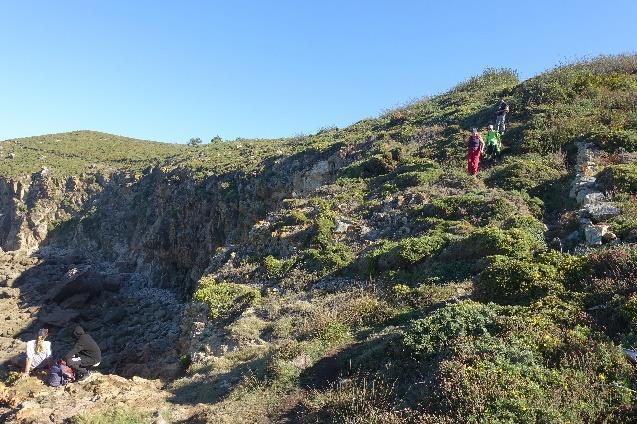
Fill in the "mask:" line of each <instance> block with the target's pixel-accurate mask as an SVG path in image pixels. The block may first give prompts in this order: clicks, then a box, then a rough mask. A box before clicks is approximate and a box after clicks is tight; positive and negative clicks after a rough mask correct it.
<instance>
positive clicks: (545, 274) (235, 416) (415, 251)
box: [0, 55, 637, 423]
mask: <svg viewBox="0 0 637 424" xmlns="http://www.w3.org/2000/svg"><path fill="white" fill-rule="evenodd" d="M500 97H504V98H506V99H507V101H508V102H509V104H510V105H511V112H510V114H509V115H508V130H507V133H506V135H505V138H504V144H505V151H504V156H503V158H502V159H501V160H499V161H484V162H483V164H482V165H483V166H482V170H481V172H480V174H479V176H478V178H474V177H471V176H468V175H467V174H466V170H465V164H464V155H465V148H464V140H465V138H466V137H467V135H468V129H469V128H471V127H473V126H478V127H480V128H484V127H485V126H486V125H487V124H489V123H491V122H492V121H493V119H494V112H495V109H496V105H497V99H498V98H500ZM578 142H589V143H592V146H594V147H595V148H596V149H597V150H598V154H597V156H596V157H595V160H596V161H597V163H596V164H595V169H597V170H598V171H596V173H595V175H587V177H596V178H597V180H598V184H599V185H600V187H602V188H603V190H604V195H605V196H606V198H607V199H608V200H609V201H612V202H614V204H617V205H620V208H621V213H620V214H619V215H618V216H612V217H609V218H608V219H604V220H603V221H604V222H601V223H598V224H607V225H608V226H609V228H610V230H611V231H612V232H613V233H614V234H615V235H616V236H618V238H617V239H615V240H616V241H615V240H613V241H612V243H611V242H610V241H609V242H608V243H606V244H604V245H602V246H599V247H587V246H586V245H585V243H584V234H582V230H581V221H582V219H583V218H584V219H587V218H586V216H584V215H583V213H582V212H581V210H580V209H581V206H578V204H577V203H576V202H575V201H574V200H573V199H572V198H571V197H569V190H570V188H571V184H572V181H573V180H574V179H575V178H576V176H577V175H578V174H581V173H582V172H583V171H582V170H581V169H579V165H578V162H577V157H576V156H577V148H576V143H578ZM336 143H339V144H341V145H342V146H343V147H344V148H347V151H348V153H347V160H346V165H345V166H343V167H342V168H340V169H339V170H338V172H337V175H336V177H335V179H334V181H333V182H332V183H330V184H326V185H324V186H322V187H321V188H320V189H319V190H318V191H317V192H316V193H314V194H312V195H311V196H309V197H294V198H289V199H285V200H284V201H283V202H282V205H281V208H280V209H278V210H275V211H272V212H271V213H269V214H268V215H267V216H266V217H265V218H264V219H263V220H262V221H260V222H257V223H256V224H255V226H254V227H253V228H252V230H251V232H250V239H249V240H248V241H246V242H245V243H243V244H241V245H236V246H231V247H229V248H227V249H219V252H218V255H217V256H215V257H214V258H211V265H210V267H209V268H208V270H207V272H206V275H204V276H203V278H202V279H201V281H200V282H199V285H198V289H197V291H196V292H195V293H194V297H193V300H194V304H193V305H194V306H193V310H194V311H195V312H196V311H197V310H199V309H197V308H200V307H202V308H203V310H204V311H205V313H206V314H207V316H208V318H207V324H206V325H207V328H208V332H203V335H202V333H197V334H198V335H197V336H196V337H195V338H194V339H193V340H194V341H193V343H194V345H193V349H192V351H191V352H189V355H186V356H184V358H183V361H184V364H185V365H187V366H188V371H187V375H186V376H185V377H184V378H182V379H180V380H177V381H175V382H173V383H172V384H171V385H170V386H169V387H168V389H169V390H171V391H173V392H174V393H175V396H176V397H178V398H179V399H180V400H181V401H184V399H185V400H186V401H187V402H190V403H192V404H200V403H202V404H206V405H210V410H208V411H207V412H205V413H202V419H208V420H210V421H212V422H222V421H224V420H234V421H237V422H242V421H243V422H252V421H256V420H259V419H264V418H263V417H267V418H265V419H270V420H272V421H282V420H285V419H289V420H301V421H305V422H339V423H340V422H346V423H357V422H391V423H398V422H436V423H448V422H529V423H531V422H544V423H546V422H551V423H553V422H555V423H563V422H573V423H576V422H631V421H635V420H637V409H636V408H635V404H636V403H635V401H637V396H636V392H635V390H637V380H636V376H635V369H634V367H633V365H631V363H630V362H629V361H628V360H627V359H626V357H625V356H624V353H623V351H622V347H628V346H632V345H635V344H637V252H636V251H635V248H634V245H633V242H634V241H636V240H637V202H636V201H635V195H636V194H637V56H634V55H632V56H631V55H627V56H616V57H602V58H598V59H595V60H591V61H585V62H581V63H576V64H571V65H566V66H562V67H558V68H556V69H553V70H550V71H547V72H545V73H543V74H541V75H538V76H537V77H534V78H531V79H529V80H526V81H519V80H518V78H517V76H516V74H515V72H513V71H511V70H506V69H503V70H487V71H485V72H484V73H483V74H482V75H481V76H478V77H475V78H472V79H470V80H468V81H466V82H464V83H462V84H459V85H458V86H456V87H455V88H453V89H451V90H450V91H448V92H446V93H443V94H440V95H437V96H434V97H431V98H427V99H422V100H419V101H417V102H414V103H413V104H409V105H406V106H404V107H401V108H398V109H396V110H392V111H389V112H387V113H385V114H383V115H382V116H380V117H377V118H374V119H366V120H363V121H360V122H358V123H356V124H354V125H352V126H350V127H348V128H345V129H337V128H330V129H326V130H324V131H320V132H319V133H317V134H315V135H310V136H306V137H298V138H294V139H284V140H268V141H240V142H232V143H222V144H215V145H206V146H203V147H198V148H190V147H185V146H176V145H165V144H158V143H151V142H141V141H130V140H127V139H122V138H118V137H114V136H108V135H104V134H99V133H89V132H81V133H72V134H66V135H53V136H45V137H35V138H30V139H22V140H15V141H10V142H3V143H2V153H1V154H0V157H2V159H1V161H0V174H2V175H19V174H23V173H25V172H32V171H36V170H38V169H39V168H40V167H41V166H42V165H43V164H45V165H46V166H48V167H50V168H52V170H53V172H54V173H56V174H57V175H60V176H65V175H70V174H72V173H77V172H87V170H90V169H91V166H97V167H98V168H104V169H106V168H113V169H119V168H121V169H132V170H139V169H143V168H144V167H147V166H149V165H153V164H160V163H166V164H167V163H170V164H171V165H170V166H180V167H186V168H189V169H191V170H192V172H193V176H195V177H197V178H199V177H202V176H205V175H209V174H213V173H223V172H229V171H232V170H243V171H246V172H247V171H250V170H255V169H259V168H260V167H262V166H264V163H266V162H264V160H265V159H266V158H273V157H286V156H288V155H290V154H293V153H295V152H300V151H304V150H308V149H316V150H322V149H325V148H327V147H328V146H332V145H334V144H336ZM12 153H13V154H14V155H15V156H14V157H13V158H8V156H9V155H10V154H12ZM42 156H45V158H42ZM53 158H56V160H52V159H53ZM591 169H592V168H591ZM555 239H558V240H559V242H560V243H559V245H560V246H562V248H561V249H560V248H556V245H555V244H553V243H552V242H553V241H555ZM195 312H193V313H195ZM193 337H194V336H193ZM197 337H201V338H197ZM206 337H208V338H206ZM221 345H223V346H225V347H226V348H228V346H230V347H231V348H228V350H226V351H223V352H220V353H219V352H218V350H219V349H218V348H219V346H221ZM210 352H218V353H216V354H212V353H210Z"/></svg>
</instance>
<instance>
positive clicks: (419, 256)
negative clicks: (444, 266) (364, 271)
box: [366, 233, 447, 272]
mask: <svg viewBox="0 0 637 424" xmlns="http://www.w3.org/2000/svg"><path fill="white" fill-rule="evenodd" d="M446 243H447V237H446V236H445V235H444V234H441V233H434V234H432V235H425V236H420V237H408V238H404V239H402V240H400V241H387V240H386V241H384V242H383V243H382V244H381V246H380V247H379V248H377V249H376V250H373V251H372V252H371V253H369V255H367V257H366V265H367V268H368V270H369V271H370V272H382V271H386V270H391V269H402V268H406V267H410V266H412V265H414V264H416V263H418V262H420V261H422V260H424V259H426V258H428V257H430V256H431V255H433V254H435V253H436V252H438V251H440V249H442V248H443V247H444V245H445V244H446Z"/></svg>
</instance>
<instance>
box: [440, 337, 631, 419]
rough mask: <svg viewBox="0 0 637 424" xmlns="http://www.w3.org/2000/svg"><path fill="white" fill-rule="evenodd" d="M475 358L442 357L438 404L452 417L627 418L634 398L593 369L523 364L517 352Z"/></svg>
mask: <svg viewBox="0 0 637 424" xmlns="http://www.w3.org/2000/svg"><path fill="white" fill-rule="evenodd" d="M469 348H471V347H469ZM521 348H523V346H521ZM516 353H519V351H518V352H516ZM614 355H615V356H618V355H617V353H615V354H614ZM471 356H472V357H473V359H474V360H472V361H469V360H465V361H459V360H450V361H444V362H443V363H442V364H441V366H440V372H439V374H438V376H437V379H438V381H439V382H440V384H439V385H438V387H439V390H440V392H439V393H438V395H439V398H440V406H442V407H443V408H444V410H445V412H446V415H448V416H450V417H451V418H452V419H453V420H459V421H461V422H524V423H566V422H569V423H576V422H627V421H625V420H626V419H628V417H627V416H626V415H624V414H626V411H629V410H630V408H631V405H632V402H634V401H635V396H634V394H633V391H632V390H631V389H630V388H629V387H627V386H626V385H625V384H621V383H617V382H614V383H613V384H608V382H607V381H606V379H605V376H604V374H603V373H597V372H595V371H594V370H590V369H581V368H579V367H573V368H562V369H553V368H548V367H544V366H542V365H539V364H534V363H524V362H521V361H520V359H519V355H517V357H513V358H506V357H503V355H498V357H496V358H489V359H482V358H480V357H476V356H473V355H471ZM607 420H608V421H607Z"/></svg>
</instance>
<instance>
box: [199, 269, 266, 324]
mask: <svg viewBox="0 0 637 424" xmlns="http://www.w3.org/2000/svg"><path fill="white" fill-rule="evenodd" d="M193 300H195V301H196V302H203V303H205V304H206V305H207V306H208V315H209V317H210V319H215V318H217V317H219V316H221V315H224V314H226V313H227V312H229V311H231V310H233V309H235V308H237V307H239V306H241V307H244V306H253V305H256V304H257V303H259V302H260V301H261V292H260V291H259V290H258V289H256V288H254V287H251V286H248V285H245V284H236V283H217V282H216V281H215V280H214V279H212V278H209V277H203V278H202V279H201V280H200V281H199V288H198V289H197V291H196V292H195V294H194V296H193Z"/></svg>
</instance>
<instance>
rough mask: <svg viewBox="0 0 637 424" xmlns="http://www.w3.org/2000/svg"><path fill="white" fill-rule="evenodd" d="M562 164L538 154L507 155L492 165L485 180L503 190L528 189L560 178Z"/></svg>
mask: <svg viewBox="0 0 637 424" xmlns="http://www.w3.org/2000/svg"><path fill="white" fill-rule="evenodd" d="M556 165H557V166H556ZM562 166H563V164H555V163H554V162H553V161H552V160H551V159H550V157H547V156H540V155H538V154H527V155H523V156H516V157H509V158H507V159H505V160H504V161H503V162H502V163H501V164H498V165H497V166H495V167H493V169H492V170H491V172H490V173H489V177H488V178H487V179H486V180H485V181H486V182H487V183H488V184H490V185H492V186H496V187H500V188H503V189H505V190H527V191H528V190H531V189H533V188H536V187H538V186H539V185H541V184H542V183H545V182H547V181H551V180H555V179H558V178H560V176H561V175H562V172H560V167H562Z"/></svg>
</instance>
